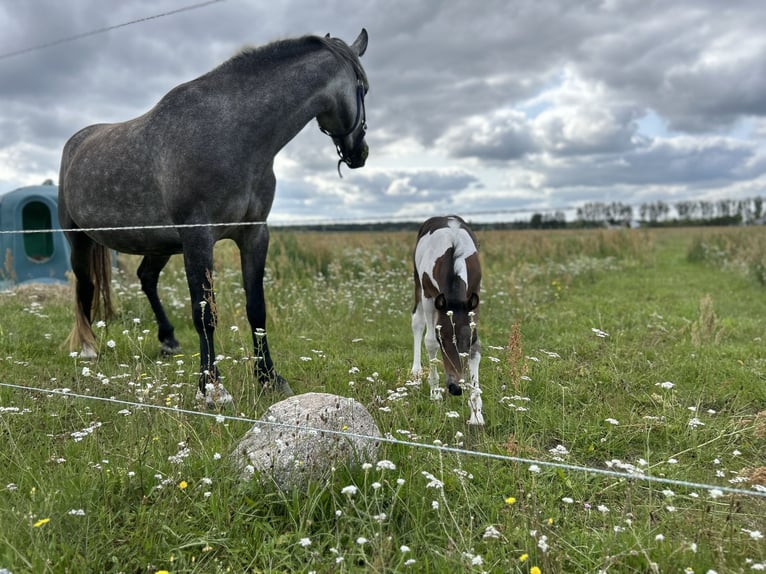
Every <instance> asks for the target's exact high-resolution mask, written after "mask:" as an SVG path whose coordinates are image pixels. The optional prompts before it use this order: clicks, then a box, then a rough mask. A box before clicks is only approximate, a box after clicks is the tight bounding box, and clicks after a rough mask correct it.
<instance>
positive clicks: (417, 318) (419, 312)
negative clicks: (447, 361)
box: [411, 301, 426, 380]
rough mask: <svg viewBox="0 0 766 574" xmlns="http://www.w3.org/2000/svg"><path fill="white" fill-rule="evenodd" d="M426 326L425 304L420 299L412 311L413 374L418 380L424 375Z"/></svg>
mask: <svg viewBox="0 0 766 574" xmlns="http://www.w3.org/2000/svg"><path fill="white" fill-rule="evenodd" d="M425 328H426V317H425V315H424V314H423V304H422V303H421V302H420V301H418V302H417V303H416V305H415V309H414V310H413V311H412V339H413V343H412V371H411V373H412V376H413V377H414V378H416V379H418V380H420V378H421V377H422V376H423V366H422V364H421V360H420V353H421V350H422V348H423V331H425Z"/></svg>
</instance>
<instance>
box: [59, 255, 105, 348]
mask: <svg viewBox="0 0 766 574" xmlns="http://www.w3.org/2000/svg"><path fill="white" fill-rule="evenodd" d="M88 269H89V272H90V281H91V282H92V283H93V299H92V301H88V302H84V301H83V300H82V299H81V298H80V296H79V289H78V288H77V287H75V323H74V326H73V327H72V332H71V333H69V337H67V340H66V343H65V344H66V345H68V346H69V350H70V351H79V350H81V351H82V353H83V355H86V356H88V355H95V353H96V336H95V334H94V333H93V328H92V326H91V323H92V322H93V321H94V320H96V319H97V318H101V319H104V320H106V321H108V320H110V319H111V318H112V317H114V315H115V313H114V306H113V305H112V290H111V283H112V253H111V250H110V249H109V248H108V247H105V246H103V245H100V244H98V243H94V244H93V245H92V246H91V249H90V255H89V260H88ZM84 303H85V304H86V305H87V307H89V308H90V313H88V312H87V311H86V309H85V306H84Z"/></svg>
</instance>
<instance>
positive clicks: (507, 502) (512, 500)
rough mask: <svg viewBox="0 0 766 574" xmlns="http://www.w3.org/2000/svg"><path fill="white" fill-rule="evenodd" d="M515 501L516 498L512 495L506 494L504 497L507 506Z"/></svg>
mask: <svg viewBox="0 0 766 574" xmlns="http://www.w3.org/2000/svg"><path fill="white" fill-rule="evenodd" d="M515 502H516V498H515V497H513V496H508V497H507V498H506V499H505V503H506V504H507V505H508V506H510V505H511V504H514V503H515Z"/></svg>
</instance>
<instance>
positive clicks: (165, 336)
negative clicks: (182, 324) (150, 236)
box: [137, 255, 181, 355]
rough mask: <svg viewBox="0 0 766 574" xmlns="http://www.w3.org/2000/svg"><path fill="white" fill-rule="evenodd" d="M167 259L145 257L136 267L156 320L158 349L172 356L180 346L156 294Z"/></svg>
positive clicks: (164, 257)
mask: <svg viewBox="0 0 766 574" xmlns="http://www.w3.org/2000/svg"><path fill="white" fill-rule="evenodd" d="M169 259H170V256H169V255H147V256H146V257H144V258H143V260H142V261H141V265H139V266H138V273H137V274H138V278H139V279H140V280H141V289H142V290H143V292H144V293H146V298H147V299H149V304H150V305H151V306H152V311H154V316H155V318H156V319H157V327H158V331H157V338H158V339H159V340H160V349H161V350H162V352H163V353H164V354H166V355H173V354H175V353H177V352H178V351H180V350H181V344H180V343H179V342H178V340H177V339H176V338H175V335H174V330H173V325H171V324H170V321H169V320H168V316H167V315H166V314H165V309H163V307H162V303H160V298H159V296H158V294H157V282H158V281H159V278H160V272H161V271H162V269H163V267H165V265H166V264H167V262H168V260H169Z"/></svg>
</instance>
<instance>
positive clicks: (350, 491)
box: [340, 484, 359, 496]
mask: <svg viewBox="0 0 766 574" xmlns="http://www.w3.org/2000/svg"><path fill="white" fill-rule="evenodd" d="M358 491H359V489H358V488H357V487H356V486H354V485H353V484H349V485H348V486H344V487H343V488H342V489H341V491H340V493H341V494H345V495H348V496H354V495H355V494H356V493H357V492H358Z"/></svg>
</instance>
